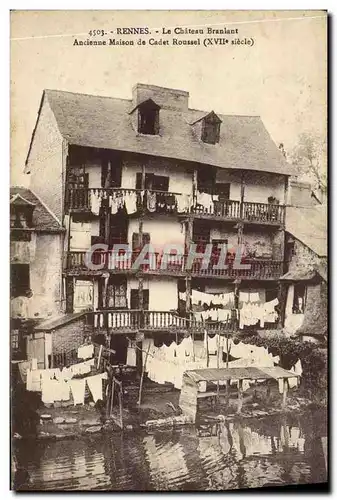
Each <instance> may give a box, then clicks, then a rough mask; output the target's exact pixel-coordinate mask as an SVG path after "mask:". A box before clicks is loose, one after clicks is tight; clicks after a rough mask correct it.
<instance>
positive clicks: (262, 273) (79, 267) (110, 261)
mask: <svg viewBox="0 0 337 500" xmlns="http://www.w3.org/2000/svg"><path fill="white" fill-rule="evenodd" d="M86 254H87V252H84V251H83V252H68V253H67V255H66V269H67V270H68V271H73V272H80V271H102V270H110V271H112V272H121V273H123V272H129V271H135V272H136V271H141V272H143V273H148V274H151V273H155V274H157V273H160V274H164V275H165V274H170V275H172V274H174V273H187V272H190V273H191V274H192V276H197V277H215V278H217V277H218V278H229V279H231V278H233V279H235V278H246V279H261V280H263V279H277V278H279V277H280V276H281V275H282V272H283V263H282V261H274V260H257V259H256V260H247V259H243V260H242V261H241V262H240V263H238V265H239V266H240V267H239V268H236V262H233V261H232V262H230V263H228V264H227V266H228V267H227V269H217V268H216V264H217V259H213V258H211V261H210V264H209V265H208V266H207V268H206V269H203V266H202V261H203V259H202V258H196V259H194V261H193V264H192V266H191V268H190V269H189V270H188V269H186V262H187V258H186V256H183V255H175V254H170V255H168V254H160V253H158V252H157V253H150V254H148V255H147V256H146V259H147V260H148V261H149V263H146V264H142V263H138V262H137V257H138V256H139V252H133V253H132V254H131V253H125V254H124V255H122V254H121V253H119V254H117V253H115V252H112V251H106V252H105V251H98V250H96V251H95V252H93V253H92V254H91V257H90V255H86ZM89 262H91V263H92V264H93V266H92V267H88V263H89ZM244 266H245V267H244ZM237 267H238V266H237Z"/></svg>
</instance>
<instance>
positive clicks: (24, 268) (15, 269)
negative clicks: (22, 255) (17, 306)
mask: <svg viewBox="0 0 337 500" xmlns="http://www.w3.org/2000/svg"><path fill="white" fill-rule="evenodd" d="M29 290H30V280H29V264H11V296H12V297H21V296H25V295H26V294H27V292H28V291H29Z"/></svg>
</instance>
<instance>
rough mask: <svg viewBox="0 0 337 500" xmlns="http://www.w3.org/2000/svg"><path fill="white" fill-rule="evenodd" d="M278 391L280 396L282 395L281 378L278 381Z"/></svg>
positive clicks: (282, 383)
mask: <svg viewBox="0 0 337 500" xmlns="http://www.w3.org/2000/svg"><path fill="white" fill-rule="evenodd" d="M278 390H279V393H280V394H283V391H284V380H283V378H279V379H278Z"/></svg>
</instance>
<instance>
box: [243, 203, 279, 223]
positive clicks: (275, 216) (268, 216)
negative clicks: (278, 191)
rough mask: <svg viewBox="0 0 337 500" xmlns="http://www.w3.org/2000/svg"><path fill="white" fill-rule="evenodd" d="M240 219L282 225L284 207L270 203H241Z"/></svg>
mask: <svg viewBox="0 0 337 500" xmlns="http://www.w3.org/2000/svg"><path fill="white" fill-rule="evenodd" d="M242 205H243V207H242V219H244V220H247V221H249V222H267V223H273V224H283V223H284V206H283V205H273V204H271V203H253V202H252V203H251V202H247V201H245V202H243V204H242Z"/></svg>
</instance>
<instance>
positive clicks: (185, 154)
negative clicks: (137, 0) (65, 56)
mask: <svg viewBox="0 0 337 500" xmlns="http://www.w3.org/2000/svg"><path fill="white" fill-rule="evenodd" d="M44 96H46V98H47V100H48V102H49V104H50V107H51V109H52V112H53V113H54V115H55V118H56V121H57V125H58V128H59V130H60V133H61V134H62V136H63V137H64V138H65V139H66V140H67V141H68V143H69V144H74V145H79V146H88V147H95V148H104V149H117V150H121V151H127V152H132V153H142V154H148V155H152V156H161V157H164V158H174V159H177V160H186V161H192V162H197V163H202V164H206V165H212V166H216V167H221V168H229V169H248V170H257V171H264V172H272V173H279V174H285V175H290V174H291V173H293V172H292V169H291V167H290V165H288V164H287V162H286V161H285V159H284V157H283V155H282V154H281V152H280V151H279V149H278V148H277V147H276V145H275V144H274V142H273V141H272V139H271V137H270V135H269V134H268V132H267V130H266V128H265V126H264V125H263V123H262V120H261V118H260V117H258V116H236V115H221V114H219V113H217V115H218V116H219V118H220V119H221V120H222V124H221V132H220V140H219V143H218V144H215V145H212V144H206V143H204V142H202V141H201V139H200V138H199V137H197V135H196V131H195V130H194V129H193V126H191V124H192V123H193V122H195V121H197V120H199V119H200V118H201V117H203V116H205V115H207V114H208V112H206V111H198V110H193V109H188V110H187V111H183V110H173V109H169V108H165V106H164V107H162V109H161V110H160V135H141V134H138V133H137V131H136V130H134V128H133V126H132V117H131V116H130V111H131V110H132V108H133V105H132V101H131V100H127V99H115V98H110V97H100V96H94V95H87V94H77V93H72V92H64V91H59V90H45V91H44Z"/></svg>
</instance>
